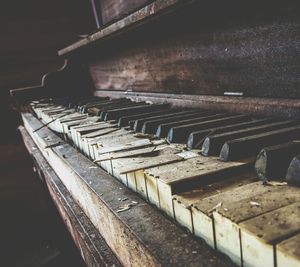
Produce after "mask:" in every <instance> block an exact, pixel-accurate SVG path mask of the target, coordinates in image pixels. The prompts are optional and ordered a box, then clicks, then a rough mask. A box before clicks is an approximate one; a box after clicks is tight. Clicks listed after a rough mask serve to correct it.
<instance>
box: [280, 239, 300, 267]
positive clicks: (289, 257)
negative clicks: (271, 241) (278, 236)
mask: <svg viewBox="0 0 300 267" xmlns="http://www.w3.org/2000/svg"><path fill="white" fill-rule="evenodd" d="M299 252H300V234H298V235H295V236H293V237H291V238H289V239H287V240H285V241H283V242H281V243H279V244H278V245H277V246H276V261H277V266H278V267H285V266H297V265H299V261H300V254H299Z"/></svg>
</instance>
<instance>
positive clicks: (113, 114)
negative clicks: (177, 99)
mask: <svg viewBox="0 0 300 267" xmlns="http://www.w3.org/2000/svg"><path fill="white" fill-rule="evenodd" d="M169 107H170V105H169V104H153V105H144V106H137V107H128V108H122V109H116V110H111V111H109V112H107V114H106V116H105V120H106V121H107V120H117V119H119V118H120V117H122V116H128V115H134V114H138V113H142V112H148V111H158V110H163V109H167V108H169Z"/></svg>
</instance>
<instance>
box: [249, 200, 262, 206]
mask: <svg viewBox="0 0 300 267" xmlns="http://www.w3.org/2000/svg"><path fill="white" fill-rule="evenodd" d="M250 205H251V206H255V207H259V206H260V204H259V203H258V202H255V201H250Z"/></svg>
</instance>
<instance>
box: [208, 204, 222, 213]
mask: <svg viewBox="0 0 300 267" xmlns="http://www.w3.org/2000/svg"><path fill="white" fill-rule="evenodd" d="M222 205H223V203H222V202H219V203H218V204H217V205H216V206H214V207H213V208H211V209H210V210H209V211H208V213H212V212H213V211H216V210H217V209H218V208H220V207H222Z"/></svg>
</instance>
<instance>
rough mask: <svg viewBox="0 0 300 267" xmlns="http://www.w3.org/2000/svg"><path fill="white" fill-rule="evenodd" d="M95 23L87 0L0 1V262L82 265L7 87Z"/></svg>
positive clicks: (33, 75) (28, 81)
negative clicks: (41, 177) (32, 155)
mask: <svg viewBox="0 0 300 267" xmlns="http://www.w3.org/2000/svg"><path fill="white" fill-rule="evenodd" d="M93 29H95V24H94V21H93V16H92V15H91V8H90V3H89V1H86V0H77V1H70V0H64V1H61V0H51V1H44V0H26V1H10V0H6V1H1V6H0V30H1V31H0V32H1V37H0V120H1V127H0V211H1V216H0V236H1V238H0V266H7V267H9V266H34V264H33V263H34V262H35V263H37V262H39V261H41V260H43V259H45V258H47V257H50V258H51V257H52V260H50V261H49V262H48V263H46V264H44V265H40V266H55V267H57V266H75V267H76V266H78V267H79V266H84V263H83V261H82V259H81V258H80V255H79V253H78V251H77V250H76V248H75V245H74V244H73V241H72V240H71V238H70V236H69V235H68V232H67V230H66V228H65V227H64V224H63V222H62V221H61V220H60V218H59V216H58V214H57V211H56V209H55V207H54V205H53V203H52V202H51V200H50V199H49V197H48V194H47V192H46V188H45V185H44V184H42V182H41V181H40V180H39V179H38V177H37V175H36V174H35V173H34V172H33V167H32V166H33V165H32V162H31V159H30V158H29V155H28V154H27V152H26V150H25V148H24V146H23V145H22V143H21V140H20V137H19V135H18V132H17V126H18V124H19V122H20V119H19V115H18V113H17V112H15V111H13V110H12V108H11V101H12V100H11V98H10V96H9V90H10V89H13V88H18V87H25V86H32V85H39V84H40V83H41V78H42V76H43V75H44V74H45V73H47V72H50V71H54V70H56V69H58V68H60V67H61V66H62V64H63V62H62V60H61V59H59V58H58V56H57V50H58V49H60V48H62V47H64V46H66V45H67V44H70V43H72V42H74V41H76V40H78V39H79V38H80V37H79V35H81V34H87V33H88V32H90V31H92V30H93Z"/></svg>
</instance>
